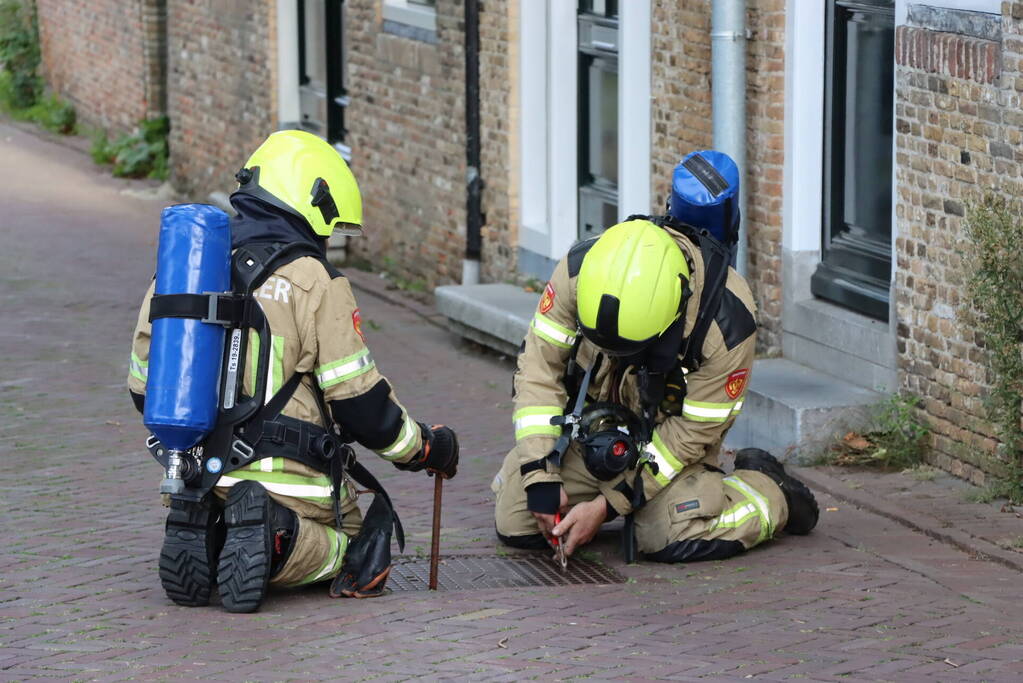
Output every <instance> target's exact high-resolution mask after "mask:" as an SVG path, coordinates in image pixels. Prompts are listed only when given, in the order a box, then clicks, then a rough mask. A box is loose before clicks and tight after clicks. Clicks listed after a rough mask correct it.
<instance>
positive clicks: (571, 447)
mask: <svg viewBox="0 0 1023 683" xmlns="http://www.w3.org/2000/svg"><path fill="white" fill-rule="evenodd" d="M737 191H738V172H737V169H736V168H735V165H734V163H733V162H732V161H731V159H729V158H728V157H727V156H725V155H723V154H720V153H717V152H700V153H693V154H691V155H689V156H688V157H686V158H685V159H684V160H683V161H682V163H680V164H679V166H678V167H677V168H676V171H675V177H674V179H673V191H672V197H671V200H670V204H669V215H667V216H660V217H647V216H632V217H630V218H629V219H628V220H626V221H625V222H623V223H620V224H618V225H615V226H613V227H611V228H609V229H608V230H607V231H605V232H604V233H603V234H602V235H600V236H599V237H597V238H593V239H589V240H586V241H584V242H580V243H578V244H576V245H575V246H574V247H572V249H571V250H570V251H569V253H568V255H567V256H565V258H563V259H562V260H561V261H560V262H559V263H558V264H557V266H556V267H555V269H554V274H553V276H552V277H551V279H550V282H549V283H548V284H547V286H546V288H545V289H544V292H543V295H542V296H541V298H540V302H539V306H538V309H537V311H536V314H535V315H534V317H533V320H532V323H531V325H530V328H529V331H528V332H527V334H526V338H525V341H524V342H523V349H522V351H521V353H520V355H519V358H518V369H517V371H516V373H515V381H514V389H515V413H514V416H513V421H514V425H515V438H516V446H515V448H514V449H513V450H512V451H511V452H510V453H509V454H508V456H507V457H506V458H505V461H504V464H503V466H502V468H501V470H500V472H499V473H498V474H497V476H496V477H495V479H494V483H493V489H494V492H495V493H496V495H497V502H496V526H497V533H498V536H499V538H500V539H501V540H502V541H503V542H505V543H506V544H508V545H511V546H515V547H521V548H536V549H542V548H544V547H546V546H547V545H548V543H550V544H551V545H555V544H556V543H560V544H561V545H562V546H563V548H562V549H563V551H564V554H565V555H570V554H571V553H572V552H573V551H574V550H576V549H577V548H579V547H580V546H581V545H583V544H585V543H587V542H589V541H590V540H591V539H592V538H593V537H594V535H595V534H596V532H597V530H598V529H599V527H600V525H601V524H602V523H603V522H605V521H608V520H610V519H613V518H614V517H617V516H619V515H625V516H626V518H625V526H624V533H623V540H624V550H625V554H626V558H627V560H628V561H630V562H631V561H632V560H633V556H634V552H635V545H636V544H637V543H638V548H639V550H640V551H642V552H643V553H644V554H645V556H646V558H647V559H650V560H655V561H660V562H688V561H695V560H717V559H724V558H727V557H730V556H732V555H735V554H737V553H739V552H742V551H744V550H746V549H748V548H751V547H753V546H755V545H757V544H759V543H762V542H763V541H766V540H768V539H770V538H772V537H773V536H774V535H775V534H777V533H778V532H780V531H782V530H784V531H786V532H788V533H793V534H806V533H809V531H810V530H811V529H812V528H813V527H814V526H815V525H816V523H817V516H818V510H817V504H816V501H815V500H814V498H813V495H812V494H811V493H810V491H809V489H807V488H806V487H805V486H804V485H803V484H801V483H800V482H799V481H798V480H796V479H794V478H792V477H791V476H790V475H788V474H787V473H786V472H785V470H784V468H783V466H782V465H781V464H780V463H779V462H778V461H777V460H776V459H775V458H774V457H773V456H771V455H770V454H769V453H767V452H765V451H762V450H759V449H754V448H748V449H744V450H742V451H740V452H739V453H738V454H737V456H736V458H735V471H734V472H733V473H732V474H730V475H727V476H726V474H725V473H724V472H723V471H722V470H721V469H720V468H719V466H718V465H719V463H718V455H719V451H720V449H721V443H722V441H723V440H724V437H725V434H726V433H727V431H728V429H729V428H730V427H731V425H732V423H733V422H734V421H735V418H736V416H737V415H738V414H739V412H740V410H741V409H742V403H743V398H744V396H745V392H746V388H747V386H748V383H749V377H750V371H751V369H752V364H753V354H754V346H755V339H756V328H757V323H756V318H755V305H754V303H753V297H752V294H751V292H750V289H749V287H748V286H747V284H746V282H745V280H744V279H743V278H742V277H741V276H740V275H739V274H738V273H737V272H736V271H735V270H733V269H732V268H730V267H729V265H728V264H729V261H730V260H731V252H730V249H729V246H730V243H731V242H733V241H734V240H735V237H736V235H737V233H738V220H739V217H738V212H737V210H736V209H734V208H733V201H732V200H733V198H734V197H735V196H736V195H737ZM694 224H695V225H694ZM562 515H563V516H564V517H563V519H560V521H559V517H560V516H562Z"/></svg>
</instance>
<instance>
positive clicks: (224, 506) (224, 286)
mask: <svg viewBox="0 0 1023 683" xmlns="http://www.w3.org/2000/svg"><path fill="white" fill-rule="evenodd" d="M236 177H237V179H238V182H239V187H238V189H237V190H236V191H235V192H234V193H233V194H232V195H231V204H232V206H233V207H234V208H235V210H236V211H237V215H236V216H235V217H233V218H231V219H228V218H227V216H226V214H224V213H223V212H220V211H219V210H218V209H215V208H214V207H210V206H205V205H178V206H173V207H169V208H167V209H165V210H164V214H163V218H162V224H161V235H160V248H159V254H158V259H157V274H156V278H155V279H154V283H153V285H152V286H151V287H150V288H149V291H148V292H147V293H146V295H145V299H144V301H143V304H142V310H141V312H140V313H139V318H138V324H137V325H136V328H135V335H134V340H133V345H132V353H131V366H130V374H129V378H128V388H129V390H130V392H131V396H132V399H133V400H134V402H135V405H136V407H137V408H138V409H139V410H140V412H142V413H143V415H144V422H145V424H146V426H147V427H148V428H149V429H150V431H151V432H152V433H153V435H154V436H153V437H151V438H150V440H149V442H148V443H147V446H148V447H149V449H150V451H151V452H152V453H153V455H154V457H156V459H157V460H158V461H160V462H161V464H163V465H164V466H165V467H166V470H167V478H166V479H165V480H164V483H163V485H161V492H162V493H165V494H168V495H169V499H170V513H169V514H168V517H167V523H166V535H165V538H164V542H163V548H162V551H161V553H160V578H161V581H162V583H163V586H164V589H165V590H166V592H167V595H168V596H169V597H170V598H171V599H172V600H173V601H174V602H176V603H178V604H182V605H189V606H197V605H205V604H207V603H208V602H209V599H210V593H211V589H212V587H213V586H214V585H216V586H217V587H218V590H219V593H220V598H221V601H222V603H223V606H224V608H225V609H227V610H228V611H231V612H251V611H254V610H256V609H258V608H259V606H260V604H261V603H262V601H263V599H264V597H265V596H266V592H267V589H268V585H270V584H273V585H277V586H297V585H301V584H307V583H313V582H319V581H328V580H330V581H332V583H331V586H330V595H331V596H332V597H341V596H346V597H372V596H375V595H380V594H381V593H382V592H383V591H384V583H385V581H386V579H387V575H388V573H389V571H390V567H391V555H390V542H391V535H392V531H393V532H394V533H395V534H396V536H397V540H398V544H399V546H402V545H403V543H404V538H403V536H404V534H403V532H402V529H401V525H400V522H399V521H398V518H397V515H396V514H395V512H394V509H393V507H392V505H391V502H390V499H389V498H388V496H387V494H386V492H385V491H384V490H383V488H382V487H381V486H380V484H379V482H378V481H377V480H376V479H375V478H374V477H373V475H372V474H370V473H369V471H368V470H366V469H365V468H364V467H362V466H361V465H360V464H359V463H358V462H357V461H356V460H355V458H354V453H353V451H352V449H351V447H350V446H349V445H348V444H349V443H350V442H351V441H358V442H359V443H361V444H362V445H364V446H366V447H367V448H369V449H371V450H373V451H375V452H376V453H377V454H379V455H380V456H381V457H383V458H384V459H386V460H389V461H391V462H392V463H393V464H394V465H395V466H396V467H397V468H399V469H403V470H412V471H419V470H423V469H425V470H427V471H428V472H429V473H431V474H437V475H438V476H442V477H444V478H450V477H452V476H454V475H455V473H456V469H457V465H458V441H457V438H456V436H455V433H454V432H453V431H452V430H451V429H450V428H448V427H444V426H433V427H431V426H427V425H425V424H422V423H418V422H416V421H414V420H413V419H412V418H411V417H410V416H409V414H408V412H407V411H406V410H405V409H404V408H403V407H402V405H401V404H400V403H399V402H398V400H397V399H396V397H395V395H394V392H393V390H392V388H391V385H390V384H389V383H388V381H387V380H386V379H385V378H384V377H383V376H382V375H381V374H380V372H379V371H378V370H377V367H376V364H375V363H374V361H373V357H372V356H371V355H370V352H369V349H368V348H367V347H366V343H365V340H364V339H363V333H362V329H361V319H360V314H359V309H358V308H357V306H356V303H355V298H354V296H353V294H352V290H351V287H350V286H349V283H348V281H347V280H346V279H345V278H344V277H343V276H342V275H341V273H340V272H338V271H337V270H336V269H335V268H334V267H333V266H332V265H331V264H330V263H329V262H328V261H327V259H326V241H327V238H328V237H329V236H330V235H331V234H332V233H333V232H335V231H340V232H343V234H361V224H362V199H361V196H360V194H359V188H358V185H357V184H356V181H355V178H354V177H353V176H352V173H351V171H350V170H349V169H348V166H347V165H346V164H345V162H344V160H343V159H342V158H341V157H340V156H339V155H338V153H337V152H336V151H335V150H334V149H333V147H331V146H330V145H329V144H328V143H326V142H325V141H323V140H321V139H320V138H318V137H316V136H314V135H311V134H309V133H305V132H301V131H281V132H277V133H274V134H272V135H270V137H269V138H268V139H267V140H266V141H265V142H264V143H263V144H262V145H261V146H260V147H259V148H258V149H256V151H255V152H254V153H253V154H252V156H251V157H250V158H249V160H248V161H247V162H246V164H245V166H244V168H242V169H241V170H240V171H239V172H238V174H237V176H236ZM218 245H219V246H218ZM353 482H354V483H353ZM355 484H358V485H360V486H361V487H362V488H365V489H369V490H371V491H373V492H374V493H375V494H376V495H375V498H374V501H373V504H372V505H371V506H370V508H369V510H368V512H367V516H366V519H365V521H364V520H363V519H362V513H361V512H360V510H359V507H358V505H357V504H356V491H355Z"/></svg>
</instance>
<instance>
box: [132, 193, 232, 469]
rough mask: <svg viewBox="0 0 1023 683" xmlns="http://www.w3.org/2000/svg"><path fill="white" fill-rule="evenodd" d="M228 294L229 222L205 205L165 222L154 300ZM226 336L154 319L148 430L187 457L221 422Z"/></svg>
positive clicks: (197, 324)
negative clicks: (164, 296)
mask: <svg viewBox="0 0 1023 683" xmlns="http://www.w3.org/2000/svg"><path fill="white" fill-rule="evenodd" d="M230 289H231V231H230V228H229V227H228V217H227V214H226V213H224V212H223V211H221V210H220V209H218V208H216V207H214V206H209V205H206V204H178V205H176V206H170V207H167V208H166V209H164V210H163V214H162V215H161V216H160V243H159V247H158V249H157V257H156V291H155V293H156V294H207V293H210V292H226V291H228V290H230ZM225 331H226V330H225V328H224V327H223V326H221V325H217V324H214V323H205V322H202V321H201V320H197V319H194V318H157V319H156V320H154V321H153V333H152V339H151V341H150V347H149V376H148V379H147V381H146V404H145V413H144V415H143V422H144V423H145V425H146V427H147V428H148V429H149V431H151V432H152V433H153V434H154V435H155V436H156V438H158V439H159V440H160V441H161V442H162V443H163V445H164V446H166V447H167V448H168V449H170V450H172V451H184V450H187V449H189V448H191V447H192V446H195V445H196V444H198V443H199V442H200V441H202V439H204V438H205V437H206V436H207V435H208V434H209V433H210V431H212V429H213V427H214V425H215V424H216V421H217V408H218V396H219V390H220V366H221V361H222V358H223V352H224V335H225Z"/></svg>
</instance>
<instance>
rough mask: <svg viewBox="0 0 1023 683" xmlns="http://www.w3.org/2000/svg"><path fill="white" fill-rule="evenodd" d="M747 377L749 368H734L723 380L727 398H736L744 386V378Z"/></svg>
mask: <svg viewBox="0 0 1023 683" xmlns="http://www.w3.org/2000/svg"><path fill="white" fill-rule="evenodd" d="M748 378H749V368H742V369H740V370H736V371H735V372H733V373H732V374H730V375H729V376H728V379H726V380H725V393H726V394H728V398H738V397H739V395H740V394H742V390H743V389H745V388H746V380H747V379H748Z"/></svg>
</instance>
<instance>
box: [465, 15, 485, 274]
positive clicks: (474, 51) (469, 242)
mask: <svg viewBox="0 0 1023 683" xmlns="http://www.w3.org/2000/svg"><path fill="white" fill-rule="evenodd" d="M465 160H466V166H467V169H466V202H465V206H466V226H465V233H466V235H465V257H466V258H467V259H471V260H474V261H478V260H479V259H480V250H481V242H482V239H481V234H480V233H481V228H482V227H483V222H484V217H483V210H482V203H483V202H482V196H483V177H482V175H481V174H480V6H479V0H466V2H465Z"/></svg>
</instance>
